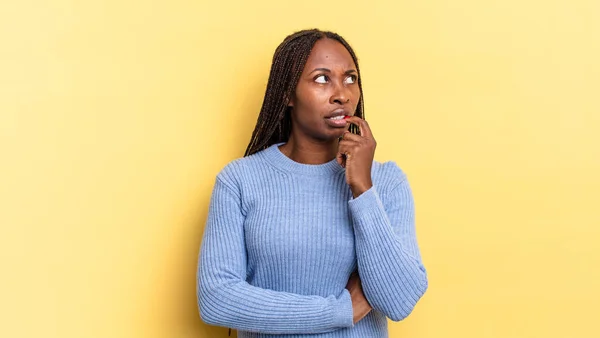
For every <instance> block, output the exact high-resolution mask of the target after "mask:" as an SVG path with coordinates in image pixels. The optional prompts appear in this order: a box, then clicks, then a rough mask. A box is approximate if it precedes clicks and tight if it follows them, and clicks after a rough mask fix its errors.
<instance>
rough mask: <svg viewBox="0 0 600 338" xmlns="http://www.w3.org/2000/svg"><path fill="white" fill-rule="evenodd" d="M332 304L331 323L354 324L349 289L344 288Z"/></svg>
mask: <svg viewBox="0 0 600 338" xmlns="http://www.w3.org/2000/svg"><path fill="white" fill-rule="evenodd" d="M335 301H336V304H335V306H334V313H333V325H334V326H335V327H352V326H354V309H353V308H352V298H350V291H348V289H346V288H344V290H343V291H342V294H341V295H340V296H339V298H337V299H336V300H335Z"/></svg>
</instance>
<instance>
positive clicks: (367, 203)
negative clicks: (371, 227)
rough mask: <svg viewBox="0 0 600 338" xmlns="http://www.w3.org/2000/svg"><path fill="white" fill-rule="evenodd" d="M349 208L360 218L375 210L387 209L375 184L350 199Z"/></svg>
mask: <svg viewBox="0 0 600 338" xmlns="http://www.w3.org/2000/svg"><path fill="white" fill-rule="evenodd" d="M348 208H349V209H350V212H352V215H356V216H358V217H359V218H360V216H362V215H367V214H370V213H372V212H373V210H385V208H384V207H383V204H382V203H381V200H380V199H379V194H378V193H377V189H376V188H375V186H372V187H371V188H369V190H367V191H365V192H363V193H362V194H360V195H359V196H358V197H356V198H354V199H351V200H350V201H348Z"/></svg>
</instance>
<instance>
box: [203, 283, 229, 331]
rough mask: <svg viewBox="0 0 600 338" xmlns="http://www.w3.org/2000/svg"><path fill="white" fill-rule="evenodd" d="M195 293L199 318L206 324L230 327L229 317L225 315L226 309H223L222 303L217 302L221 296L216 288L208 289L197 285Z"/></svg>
mask: <svg viewBox="0 0 600 338" xmlns="http://www.w3.org/2000/svg"><path fill="white" fill-rule="evenodd" d="M197 293H198V295H197V296H198V312H199V313H200V319H202V321H203V322H204V323H206V324H208V325H215V326H224V327H231V325H232V321H231V318H229V316H227V313H226V311H223V308H222V303H220V302H219V299H221V297H220V296H219V294H218V293H219V291H218V288H217V289H214V288H213V289H212V290H210V289H209V288H206V287H202V286H199V288H198V292H197Z"/></svg>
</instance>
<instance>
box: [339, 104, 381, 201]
mask: <svg viewBox="0 0 600 338" xmlns="http://www.w3.org/2000/svg"><path fill="white" fill-rule="evenodd" d="M346 121H348V123H353V124H356V125H357V126H358V128H359V131H360V135H355V134H352V133H351V132H349V131H346V132H344V135H343V136H342V139H341V140H340V143H339V145H338V153H337V156H336V159H337V162H338V163H339V164H340V165H341V166H342V167H344V168H346V183H348V185H349V186H350V189H351V190H352V194H353V195H354V198H356V197H358V196H359V195H360V194H362V193H363V192H365V191H367V190H369V189H370V188H371V187H372V186H373V183H372V182H371V166H372V164H373V157H374V156H375V147H376V146H377V142H375V139H374V138H373V134H372V133H371V129H370V128H369V125H368V124H367V121H365V120H363V119H361V118H360V117H357V116H351V117H348V118H347V119H346Z"/></svg>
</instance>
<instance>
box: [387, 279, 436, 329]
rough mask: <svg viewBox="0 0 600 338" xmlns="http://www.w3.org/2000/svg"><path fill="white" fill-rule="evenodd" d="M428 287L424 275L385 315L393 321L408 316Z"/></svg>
mask: <svg viewBox="0 0 600 338" xmlns="http://www.w3.org/2000/svg"><path fill="white" fill-rule="evenodd" d="M428 287H429V283H428V281H427V278H426V277H425V278H424V279H423V280H421V282H420V283H419V284H418V286H417V287H416V288H415V289H413V290H412V292H410V293H409V294H407V295H405V297H404V300H403V301H400V302H398V305H399V306H395V307H393V308H392V309H390V310H389V311H387V313H386V316H387V317H388V318H389V319H391V320H392V321H395V322H399V321H401V320H403V319H405V318H406V317H408V316H409V315H410V314H411V313H412V312H413V310H414V309H415V307H416V305H417V303H418V302H419V300H420V299H421V298H422V297H423V295H425V292H426V291H427V288H428Z"/></svg>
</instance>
